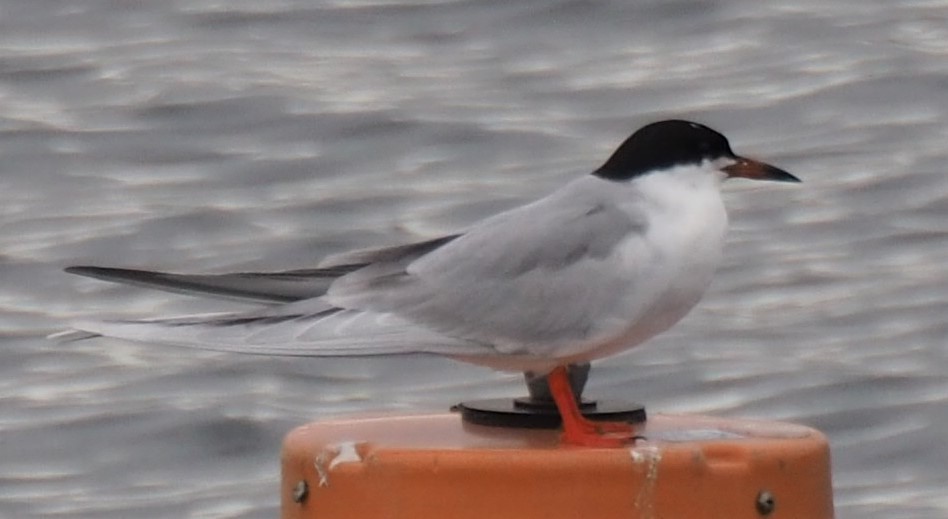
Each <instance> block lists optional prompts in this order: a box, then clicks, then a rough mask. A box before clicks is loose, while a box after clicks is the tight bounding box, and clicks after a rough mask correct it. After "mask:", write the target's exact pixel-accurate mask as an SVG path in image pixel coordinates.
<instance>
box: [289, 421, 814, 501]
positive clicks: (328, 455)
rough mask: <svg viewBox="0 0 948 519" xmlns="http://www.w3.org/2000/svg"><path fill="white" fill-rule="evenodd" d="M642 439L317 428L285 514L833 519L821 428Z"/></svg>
mask: <svg viewBox="0 0 948 519" xmlns="http://www.w3.org/2000/svg"><path fill="white" fill-rule="evenodd" d="M640 432H641V435H642V436H644V437H645V440H641V441H636V442H634V443H630V444H628V445H625V446H622V447H617V448H590V447H576V446H569V445H563V444H561V443H560V439H559V434H560V433H559V431H556V430H543V429H514V428H505V427H488V426H482V425H472V424H467V423H464V422H462V420H461V419H460V417H459V416H458V415H455V414H439V415H422V416H382V417H371V418H356V419H349V420H332V421H327V422H318V423H313V424H309V425H305V426H302V427H299V428H297V429H295V430H294V431H292V432H291V433H290V434H289V435H288V436H287V437H286V439H285V441H284V448H283V484H282V488H281V492H282V494H283V495H282V501H283V506H282V513H283V515H282V517H283V518H284V519H307V518H317V517H318V518H319V519H337V518H362V517H364V518H370V517H385V518H388V519H408V518H411V519H429V518H430V519H434V518H438V519H443V518H445V517H451V518H453V519H458V518H471V519H483V518H484V517H510V518H512V519H533V518H537V519H539V518H543V519H549V518H550V517H590V518H592V517H595V518H596V519H612V518H616V519H618V518H622V519H630V518H643V519H644V518H657V517H666V518H688V519H703V518H707V519H712V518H722V519H723V518H727V519H758V518H761V517H768V518H777V519H780V518H787V519H790V518H793V519H799V518H807V519H829V518H831V517H833V503H832V486H831V482H830V473H829V449H828V445H827V441H826V438H825V437H824V435H823V434H821V433H820V432H819V431H816V430H814V429H811V428H808V427H804V426H800V425H794V424H787V423H780V422H767V421H753V420H724V419H720V418H711V417H703V416H681V415H660V414H659V415H653V416H650V417H649V419H648V422H647V423H646V424H644V425H643V426H642V428H641V430H640Z"/></svg>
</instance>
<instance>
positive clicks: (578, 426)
mask: <svg viewBox="0 0 948 519" xmlns="http://www.w3.org/2000/svg"><path fill="white" fill-rule="evenodd" d="M547 380H548V381H549V384H550V393H551V394H552V395H553V400H554V401H555V402H556V408H557V409H558V410H559V412H560V418H561V419H562V420H563V436H562V437H561V439H562V442H563V443H565V444H567V445H579V446H583V447H622V446H623V445H626V444H628V443H631V442H634V441H635V440H636V439H637V438H639V436H638V435H636V434H635V428H634V427H632V425H630V424H627V423H624V422H595V421H592V420H589V419H588V418H586V417H585V416H583V413H582V412H581V411H580V410H579V406H578V405H577V403H576V398H575V397H574V396H573V390H572V388H571V387H570V384H569V375H567V373H566V368H565V367H563V366H559V367H557V368H556V369H554V370H553V371H552V372H550V374H549V375H548V376H547Z"/></svg>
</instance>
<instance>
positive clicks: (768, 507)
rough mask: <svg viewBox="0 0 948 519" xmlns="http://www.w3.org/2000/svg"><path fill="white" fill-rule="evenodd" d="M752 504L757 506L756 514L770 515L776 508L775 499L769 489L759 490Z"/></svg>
mask: <svg viewBox="0 0 948 519" xmlns="http://www.w3.org/2000/svg"><path fill="white" fill-rule="evenodd" d="M754 505H755V506H757V513H758V514H760V515H770V514H771V513H772V512H773V511H774V509H775V508H777V500H776V499H774V495H773V494H771V493H770V491H769V490H761V491H760V492H758V493H757V501H756V502H755V503H754Z"/></svg>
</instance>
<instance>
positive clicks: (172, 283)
mask: <svg viewBox="0 0 948 519" xmlns="http://www.w3.org/2000/svg"><path fill="white" fill-rule="evenodd" d="M457 236H458V235H453V236H444V237H441V238H437V239H434V240H427V241H423V242H420V243H412V244H408V245H399V246H396V247H387V248H381V249H370V250H364V251H356V252H350V253H346V254H343V255H338V256H333V257H330V258H327V259H326V260H325V261H323V263H322V264H321V265H320V266H319V268H315V269H300V270H287V271H283V272H233V273H227V274H176V273H172V272H155V271H150V270H136V269H123V268H112V267H96V266H84V265H82V266H73V267H68V268H66V272H68V273H70V274H77V275H80V276H86V277H91V278H96V279H101V280H104V281H111V282H115V283H123V284H127V285H135V286H141V287H146V288H154V289H158V290H164V291H167V292H175V293H179V294H187V295H205V296H213V297H219V298H223V299H237V300H242V301H256V302H262V303H288V302H292V301H301V300H304V299H311V298H314V297H319V296H321V295H323V294H325V293H326V290H327V289H328V288H329V285H330V284H332V282H333V281H335V280H336V279H337V278H339V277H340V276H343V275H345V274H348V273H350V272H353V271H355V270H358V269H360V268H363V267H365V266H367V265H369V264H371V263H375V262H381V263H405V262H410V261H412V260H414V259H417V258H418V257H420V256H422V255H424V254H427V253H428V252H430V251H432V250H434V249H437V248H438V247H440V246H441V245H444V244H445V243H448V242H450V241H451V240H453V239H454V238H457Z"/></svg>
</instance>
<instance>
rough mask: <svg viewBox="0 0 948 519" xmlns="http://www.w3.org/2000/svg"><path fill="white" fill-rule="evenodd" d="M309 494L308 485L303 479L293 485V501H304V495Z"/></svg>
mask: <svg viewBox="0 0 948 519" xmlns="http://www.w3.org/2000/svg"><path fill="white" fill-rule="evenodd" d="M308 495H309V485H307V484H306V481H305V480H301V481H300V482H299V483H297V484H296V486H295V487H293V502H294V503H302V502H303V501H306V496H308Z"/></svg>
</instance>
